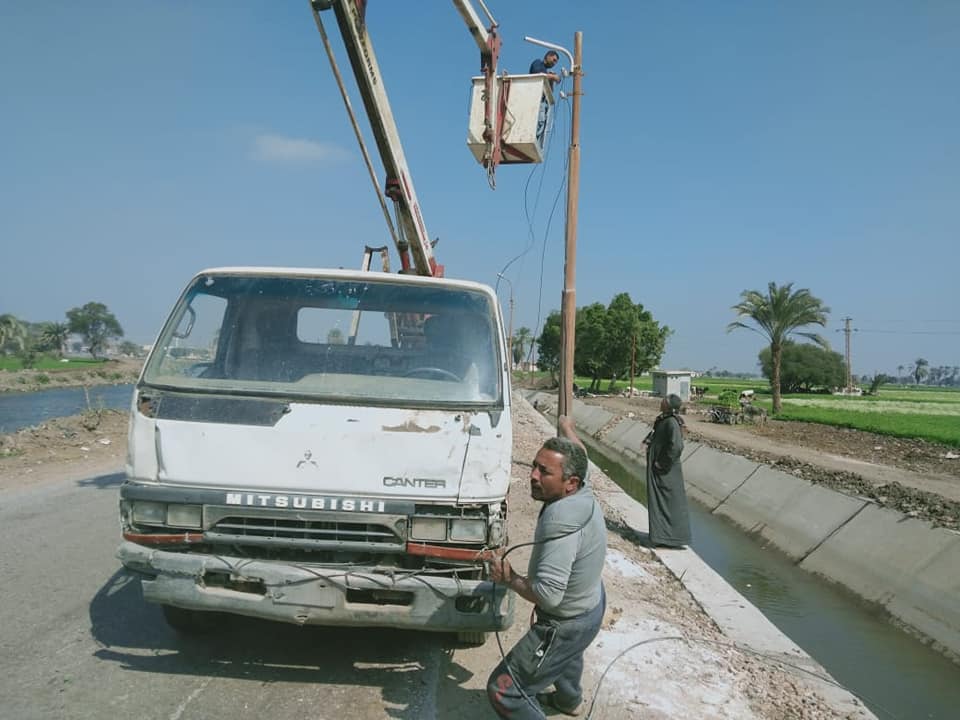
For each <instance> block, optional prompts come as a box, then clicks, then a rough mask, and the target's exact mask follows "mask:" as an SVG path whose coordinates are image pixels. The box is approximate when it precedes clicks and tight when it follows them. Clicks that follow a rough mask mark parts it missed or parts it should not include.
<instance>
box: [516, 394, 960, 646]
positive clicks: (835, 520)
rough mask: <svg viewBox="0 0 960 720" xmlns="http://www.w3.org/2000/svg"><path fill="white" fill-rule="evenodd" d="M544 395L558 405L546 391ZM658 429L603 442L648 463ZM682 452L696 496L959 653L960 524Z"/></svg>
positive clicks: (694, 446) (591, 424)
mask: <svg viewBox="0 0 960 720" xmlns="http://www.w3.org/2000/svg"><path fill="white" fill-rule="evenodd" d="M531 399H532V398H531ZM536 399H537V403H538V404H540V405H544V404H546V405H548V404H550V403H551V402H552V403H553V406H555V405H556V400H555V398H554V397H553V396H550V395H547V394H545V393H540V394H539V395H538V397H537V398H536ZM573 417H574V421H575V422H576V424H577V426H578V427H580V428H583V429H584V430H585V431H587V432H588V433H589V434H590V435H594V434H595V433H596V432H598V431H599V430H600V429H601V428H603V427H605V426H606V425H607V424H609V423H610V422H612V421H613V420H614V419H615V417H614V415H613V414H612V413H610V412H609V411H607V410H604V409H603V408H600V407H597V406H593V405H586V404H584V403H581V402H579V401H575V402H574V411H573ZM649 430H650V428H649V426H647V425H645V424H644V423H642V422H639V421H636V420H631V419H627V418H624V419H622V420H620V421H619V422H618V423H617V424H616V426H615V427H614V428H612V429H610V430H609V431H608V432H607V434H606V435H605V437H604V438H603V439H602V440H598V442H600V444H602V445H606V446H609V447H610V448H611V449H613V450H614V451H616V452H618V453H620V454H622V455H624V456H626V457H628V458H631V459H635V460H636V461H637V462H639V463H640V464H645V461H644V447H643V444H642V441H643V438H644V437H645V436H646V433H647V432H648V431H649ZM682 459H683V475H684V480H685V482H686V485H687V493H688V495H690V497H691V498H693V499H694V500H696V501H698V502H699V503H700V504H702V505H703V506H705V507H706V508H707V509H708V510H710V511H711V512H713V513H716V514H718V515H722V516H724V517H726V518H728V519H730V520H732V521H733V522H734V523H736V524H737V525H738V526H739V527H741V528H743V529H744V530H746V531H747V532H750V533H756V534H758V535H760V536H761V537H762V538H764V539H765V540H767V541H768V542H770V543H772V544H773V545H774V546H776V547H777V548H779V549H780V550H781V551H782V552H784V553H786V554H787V556H789V557H790V558H791V559H792V560H793V561H794V562H795V563H796V564H798V565H799V566H800V567H801V568H803V569H805V570H809V571H810V572H814V573H817V574H818V575H821V576H823V577H824V578H826V579H827V580H830V581H831V582H834V583H837V584H839V585H842V586H843V587H845V588H847V589H849V590H851V591H852V592H854V593H855V594H856V595H858V596H859V597H861V598H863V599H865V600H867V601H869V602H873V603H876V604H879V605H880V606H881V607H883V608H884V609H885V610H886V611H887V612H889V613H890V615H892V616H893V617H894V618H896V619H897V620H898V621H899V622H901V623H903V624H904V625H905V626H907V628H908V629H910V630H912V631H913V632H915V633H916V634H917V635H919V636H920V637H921V638H923V639H925V640H926V641H929V642H930V643H932V644H933V646H934V647H936V648H937V649H938V650H940V651H941V652H944V653H945V654H946V655H948V656H952V657H954V658H957V657H960V533H957V532H954V531H952V530H946V529H944V528H935V527H933V525H932V524H931V523H929V522H927V521H925V520H918V519H916V518H911V517H908V516H906V515H904V514H902V513H899V512H896V511H894V510H889V509H886V508H882V507H879V506H878V505H877V504H876V503H874V502H873V501H871V500H868V499H866V498H862V497H853V496H850V495H845V494H843V493H841V492H837V491H835V490H831V489H829V488H825V487H822V486H819V485H815V484H813V483H811V482H809V481H807V480H803V479H802V478H798V477H796V476H794V475H790V474H788V473H784V472H781V471H779V470H774V469H773V468H771V467H769V466H767V465H763V464H759V463H755V462H753V461H751V460H747V459H746V458H742V457H740V456H737V455H731V454H729V453H725V452H721V451H719V450H714V449H713V448H711V447H707V446H705V445H700V444H699V443H693V442H691V443H687V445H686V447H685V448H684V453H683V458H682Z"/></svg>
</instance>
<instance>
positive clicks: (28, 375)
mask: <svg viewBox="0 0 960 720" xmlns="http://www.w3.org/2000/svg"><path fill="white" fill-rule="evenodd" d="M142 366H143V364H142V361H141V360H134V359H130V358H123V359H117V360H107V361H106V362H104V363H103V364H101V365H96V366H90V367H83V368H77V369H68V368H66V367H65V368H62V369H61V368H55V369H52V370H0V393H24V392H36V391H37V390H51V389H54V388H64V387H83V386H87V387H93V386H94V385H123V384H128V383H134V382H136V381H137V378H138V377H139V376H140V368H141V367H142Z"/></svg>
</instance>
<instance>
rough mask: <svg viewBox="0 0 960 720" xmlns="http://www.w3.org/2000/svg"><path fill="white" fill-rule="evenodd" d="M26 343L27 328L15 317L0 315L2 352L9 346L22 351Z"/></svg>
mask: <svg viewBox="0 0 960 720" xmlns="http://www.w3.org/2000/svg"><path fill="white" fill-rule="evenodd" d="M26 341H27V328H26V326H25V325H24V324H23V323H22V322H20V321H19V320H17V319H16V318H15V317H14V316H13V315H10V314H6V315H0V350H3V348H4V347H5V346H6V345H8V344H10V345H12V346H13V347H14V349H15V350H22V349H23V346H24V344H25V343H26Z"/></svg>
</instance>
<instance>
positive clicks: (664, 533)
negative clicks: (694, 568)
mask: <svg viewBox="0 0 960 720" xmlns="http://www.w3.org/2000/svg"><path fill="white" fill-rule="evenodd" d="M682 406H683V401H682V400H681V399H680V396H679V395H668V396H667V397H665V398H664V399H663V401H662V402H661V403H660V414H659V415H658V416H657V419H656V420H654V422H653V431H652V432H651V433H650V434H649V435H648V436H647V438H646V439H645V440H644V442H645V443H647V511H648V515H649V518H650V520H649V524H650V544H651V545H652V546H660V547H672V548H682V547H684V546H685V545H689V544H690V514H689V511H688V509H687V493H686V490H685V489H684V487H683V469H682V468H681V466H680V454H681V453H682V452H683V433H684V430H685V428H684V426H683V420H682V419H681V418H680V415H679V413H680V408H681V407H682Z"/></svg>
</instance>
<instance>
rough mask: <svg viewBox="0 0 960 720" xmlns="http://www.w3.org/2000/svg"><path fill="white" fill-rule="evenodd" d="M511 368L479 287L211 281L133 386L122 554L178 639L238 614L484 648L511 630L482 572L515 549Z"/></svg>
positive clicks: (337, 276) (175, 318)
mask: <svg viewBox="0 0 960 720" xmlns="http://www.w3.org/2000/svg"><path fill="white" fill-rule="evenodd" d="M418 318H425V320H423V322H422V323H421V322H416V320H417V319H418ZM411 320H414V321H413V322H411ZM508 368H509V363H508V359H507V354H506V340H505V337H504V332H503V321H502V317H501V315H500V312H499V305H498V303H497V300H496V297H495V296H494V294H493V292H492V291H491V290H490V289H489V288H487V287H485V286H482V285H479V284H476V283H471V282H465V281H456V280H449V279H439V278H424V277H418V276H408V275H397V274H387V273H379V272H363V271H343V270H307V269H278V268H220V269H212V270H205V271H203V272H201V273H200V274H198V275H197V276H196V277H195V278H194V279H193V280H192V281H191V282H190V284H189V285H188V287H187V288H186V290H185V292H184V293H183V295H182V296H181V298H180V300H179V302H178V303H177V304H176V307H175V308H174V310H173V312H172V314H171V316H170V319H169V320H168V321H167V323H166V325H165V327H164V328H163V331H162V332H161V334H160V337H159V339H158V342H157V343H156V346H155V347H154V349H153V351H152V352H151V354H150V357H149V358H148V360H147V362H146V364H145V366H144V370H143V374H142V376H141V378H140V380H139V382H138V383H137V387H136V390H135V393H136V397H135V401H134V407H133V409H132V412H131V420H130V431H129V455H128V465H127V481H126V483H125V484H124V485H123V486H122V487H121V490H120V498H121V499H120V517H121V523H122V531H123V538H124V542H123V544H122V545H121V546H120V550H119V557H120V559H121V561H122V562H123V564H124V565H125V566H126V567H127V568H129V569H131V570H134V571H137V572H138V573H140V574H141V576H142V584H143V595H144V598H145V599H146V600H148V601H152V602H157V603H161V604H162V605H163V606H164V611H165V615H166V618H167V620H168V621H169V622H170V624H171V625H173V626H174V627H176V628H178V629H182V630H190V629H200V628H202V627H203V626H204V625H205V623H206V621H207V620H209V619H211V617H210V616H209V615H206V614H204V613H203V611H226V612H231V613H238V614H241V615H250V616H255V617H261V618H269V619H274V620H282V621H287V622H293V623H301V624H302V623H312V624H323V625H332V624H337V625H376V626H389V627H415V628H420V629H424V630H437V631H451V632H456V633H459V634H460V636H461V638H462V639H464V640H467V641H471V640H472V641H475V642H476V641H480V640H481V639H482V637H483V636H482V633H483V632H485V631H489V630H494V629H502V628H504V627H507V626H509V624H510V623H511V621H512V610H513V608H512V600H511V598H512V595H509V594H505V593H504V591H503V588H502V587H500V586H496V585H494V584H492V583H490V582H487V581H485V579H484V566H483V563H482V562H481V560H480V558H479V557H478V554H479V552H480V551H481V550H483V549H485V548H496V547H500V546H502V545H504V544H505V543H506V540H507V538H506V512H507V504H506V498H507V491H508V489H509V484H510V458H511V444H512V432H511V422H510V385H509V382H510V378H509V373H508Z"/></svg>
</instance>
